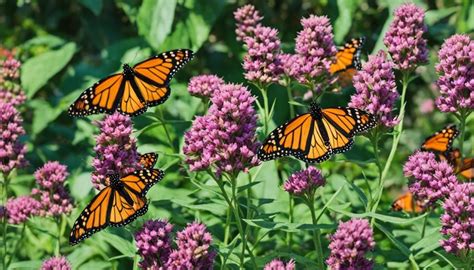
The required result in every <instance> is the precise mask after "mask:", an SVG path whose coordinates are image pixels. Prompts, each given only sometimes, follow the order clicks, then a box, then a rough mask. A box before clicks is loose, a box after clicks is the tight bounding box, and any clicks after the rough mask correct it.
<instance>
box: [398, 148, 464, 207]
mask: <svg viewBox="0 0 474 270" xmlns="http://www.w3.org/2000/svg"><path fill="white" fill-rule="evenodd" d="M403 172H404V174H405V176H406V177H409V178H410V183H409V186H408V187H409V189H410V192H412V193H413V195H414V196H415V198H416V199H417V200H419V201H421V202H423V204H424V205H425V207H429V206H432V205H434V204H435V203H436V202H437V201H438V200H440V199H444V198H446V197H447V196H448V195H449V194H450V193H451V192H452V190H453V189H454V187H455V186H456V185H457V184H458V180H457V178H456V175H455V174H454V171H453V168H452V167H451V165H449V163H448V162H446V161H445V160H443V161H437V160H436V157H435V155H434V154H433V153H431V152H424V151H416V152H415V153H414V154H412V155H411V156H410V157H409V158H408V161H407V162H406V163H405V165H404V167H403Z"/></svg>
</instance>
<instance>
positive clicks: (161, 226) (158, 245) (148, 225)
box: [135, 220, 173, 269]
mask: <svg viewBox="0 0 474 270" xmlns="http://www.w3.org/2000/svg"><path fill="white" fill-rule="evenodd" d="M172 230H173V225H171V224H170V223H168V222H167V221H164V220H149V221H147V222H145V224H144V225H143V227H142V228H141V229H140V230H139V231H138V232H136V233H135V241H136V245H137V248H138V254H140V256H141V258H142V261H140V263H139V266H140V268H141V269H160V267H161V266H163V265H164V264H165V263H166V262H167V260H168V257H169V255H170V253H171V238H170V234H171V232H172Z"/></svg>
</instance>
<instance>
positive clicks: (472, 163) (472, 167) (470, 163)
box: [456, 157, 474, 179]
mask: <svg viewBox="0 0 474 270" xmlns="http://www.w3.org/2000/svg"><path fill="white" fill-rule="evenodd" d="M456 171H457V172H458V173H459V174H460V175H462V176H463V177H465V178H467V179H473V178H474V158H472V157H471V158H464V159H463V160H462V164H460V166H459V167H458V168H457V170H456Z"/></svg>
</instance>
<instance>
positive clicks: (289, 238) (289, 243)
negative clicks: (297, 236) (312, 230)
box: [286, 193, 294, 250]
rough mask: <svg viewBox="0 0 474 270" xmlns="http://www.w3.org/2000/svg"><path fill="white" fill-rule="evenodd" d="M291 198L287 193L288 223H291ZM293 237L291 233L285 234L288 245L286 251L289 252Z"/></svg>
mask: <svg viewBox="0 0 474 270" xmlns="http://www.w3.org/2000/svg"><path fill="white" fill-rule="evenodd" d="M293 207H294V205H293V198H292V197H291V194H290V193H288V222H289V223H293ZM292 238H293V235H292V233H291V232H287V233H286V244H287V245H288V249H289V250H291V242H292V240H293V239H292Z"/></svg>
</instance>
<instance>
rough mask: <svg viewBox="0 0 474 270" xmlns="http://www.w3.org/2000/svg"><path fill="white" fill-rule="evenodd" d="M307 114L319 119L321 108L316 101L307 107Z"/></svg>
mask: <svg viewBox="0 0 474 270" xmlns="http://www.w3.org/2000/svg"><path fill="white" fill-rule="evenodd" d="M309 106H310V107H309V113H310V114H311V116H313V117H315V118H320V117H321V106H319V104H318V103H317V102H316V101H311V104H310V105H309Z"/></svg>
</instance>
